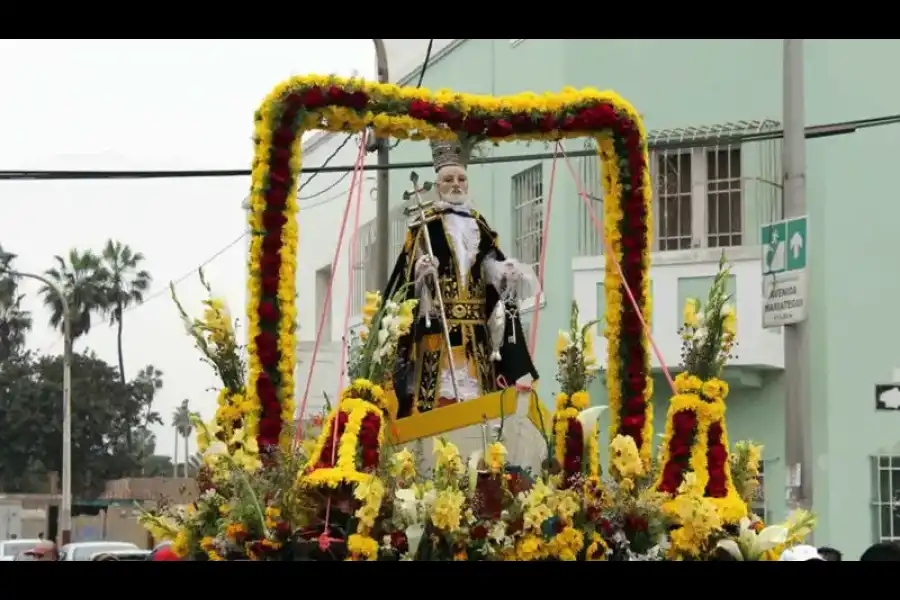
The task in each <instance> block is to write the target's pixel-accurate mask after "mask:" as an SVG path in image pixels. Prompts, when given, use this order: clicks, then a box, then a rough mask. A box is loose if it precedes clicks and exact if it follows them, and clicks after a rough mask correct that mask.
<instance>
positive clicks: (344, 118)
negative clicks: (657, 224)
mask: <svg viewBox="0 0 900 600" xmlns="http://www.w3.org/2000/svg"><path fill="white" fill-rule="evenodd" d="M312 88H318V89H319V90H321V91H328V90H329V89H330V88H338V89H340V90H343V91H344V92H345V93H348V94H353V93H355V92H361V93H363V94H365V95H366V97H367V98H368V100H367V102H366V103H365V107H362V108H360V109H359V110H356V109H351V108H347V107H345V106H334V105H333V103H331V104H329V102H327V101H325V102H324V103H322V104H323V105H320V106H318V107H316V108H312V109H309V110H307V111H306V112H301V114H302V122H301V123H300V126H299V131H297V132H296V139H295V142H294V146H293V148H292V152H291V163H290V170H291V173H292V175H293V178H294V180H296V179H297V176H298V175H299V173H300V170H301V139H302V134H303V133H304V132H305V131H307V130H311V129H325V130H330V131H341V132H348V131H349V132H354V131H361V130H363V129H365V128H367V127H372V129H373V131H374V133H375V135H376V136H377V137H382V138H386V137H394V138H398V139H404V138H409V137H411V138H413V139H436V140H453V139H456V137H457V135H456V133H455V132H454V131H451V130H450V129H449V128H448V127H444V126H437V125H434V124H432V123H430V122H429V121H426V120H423V119H420V118H414V117H412V116H410V115H408V114H391V113H388V112H380V111H386V110H387V109H388V107H390V106H392V105H393V106H396V105H397V104H398V103H406V104H409V103H411V102H413V101H421V102H425V103H430V104H433V105H435V106H452V107H453V110H454V111H458V112H459V113H460V114H461V115H463V116H465V115H469V114H472V113H479V114H484V113H488V114H497V115H504V114H508V113H519V114H556V115H563V114H565V113H566V112H567V111H568V110H571V109H573V108H576V107H578V106H583V105H586V104H595V103H603V104H606V105H608V106H610V107H612V109H613V110H614V111H615V112H616V113H617V114H619V115H622V116H624V117H625V118H627V119H628V120H629V121H630V122H631V125H632V126H633V127H635V128H636V129H637V131H638V134H639V136H640V138H641V139H642V140H645V139H646V131H645V129H644V125H643V122H642V120H641V117H640V115H639V114H638V112H637V110H635V108H634V107H633V106H632V105H631V104H630V103H629V102H627V101H626V100H624V99H623V98H622V97H621V96H619V95H618V94H616V93H615V92H612V91H598V90H594V89H584V90H581V91H579V90H575V89H573V88H565V89H563V90H562V92H561V93H558V94H549V93H548V94H542V95H539V94H534V93H522V94H517V95H513V96H507V97H493V96H485V95H474V94H460V93H456V92H453V91H451V90H439V91H437V92H431V91H429V90H427V89H424V88H401V87H398V86H396V85H393V84H382V83H373V82H368V81H363V80H358V79H344V78H340V77H334V76H323V75H307V76H296V77H292V78H290V79H289V80H287V81H284V82H282V83H280V84H279V85H278V86H276V87H275V89H273V90H272V92H271V93H270V94H269V95H268V96H267V97H266V99H265V100H264V101H263V103H262V106H261V107H260V109H259V111H258V113H259V117H260V118H259V119H258V120H257V123H256V138H257V140H258V145H257V148H256V155H255V160H254V166H253V185H252V191H251V197H250V208H251V210H250V215H249V221H250V226H251V228H252V229H253V231H260V230H261V229H262V213H263V211H264V210H265V207H266V203H265V189H264V187H263V183H264V182H265V181H267V179H268V174H269V162H268V161H269V157H270V153H271V149H272V138H273V132H274V131H276V130H277V129H278V128H279V127H280V126H281V121H280V115H281V109H282V107H283V106H284V103H286V102H289V101H291V99H292V98H296V96H297V94H302V93H303V92H304V91H307V90H310V89H312ZM370 107H377V109H376V110H372V109H370ZM584 135H585V132H583V131H578V130H574V129H573V130H568V129H553V130H552V131H546V132H540V131H532V132H528V133H521V132H514V133H512V134H511V135H508V136H505V137H502V138H496V139H497V140H498V141H500V140H502V141H521V140H536V141H540V140H544V141H555V140H558V139H564V138H576V137H583V136H584ZM598 144H599V146H600V151H599V154H600V157H601V159H602V162H603V166H604V172H605V173H606V175H607V176H608V177H609V180H610V181H611V182H612V185H611V186H610V188H611V189H608V190H606V196H607V197H608V198H609V199H610V200H611V201H607V202H604V224H605V225H604V227H605V229H606V235H607V238H608V239H609V240H610V242H611V244H612V246H613V248H614V253H613V256H609V255H608V256H607V269H606V284H607V285H606V289H607V292H606V293H607V328H608V329H607V337H608V338H609V356H610V364H609V387H610V391H611V393H610V395H611V398H610V404H611V409H612V414H613V417H614V421H615V418H616V417H617V416H618V410H619V404H618V403H619V402H620V401H621V398H619V397H618V396H619V392H618V391H615V392H613V390H617V385H618V383H619V381H620V379H619V378H620V369H621V365H619V364H618V355H617V353H616V352H617V349H618V340H619V335H620V329H619V327H620V318H619V317H620V315H621V306H622V297H621V281H619V280H618V279H619V278H618V276H617V274H616V273H615V269H614V268H611V266H612V263H611V262H610V261H611V260H613V258H615V259H616V260H619V261H621V258H622V256H621V253H622V252H621V239H620V238H621V236H620V234H619V229H618V228H619V227H620V220H621V216H622V215H621V210H620V206H619V203H620V200H621V189H620V188H621V182H620V181H619V176H618V162H617V161H618V157H617V156H616V155H615V152H614V148H613V144H612V140H611V139H609V137H608V135H603V136H601V137H599V138H598ZM643 146H644V147H643V149H642V150H643V153H644V160H645V161H647V149H646V144H643ZM646 164H648V165H649V163H646ZM643 178H644V181H643V190H644V195H645V198H646V202H647V207H646V221H647V223H646V224H647V232H648V233H647V235H648V240H649V236H650V232H651V231H652V221H651V208H652V207H651V187H650V185H649V169H644V174H643ZM284 215H285V216H286V217H287V223H286V224H285V226H284V229H283V233H282V244H283V247H282V248H281V251H280V256H281V259H282V263H281V264H282V266H281V270H280V273H279V286H278V300H279V308H280V309H281V311H282V319H281V321H280V331H279V335H278V349H279V351H280V352H281V357H282V358H281V362H280V363H279V365H278V370H279V373H280V375H281V389H280V400H281V402H282V416H283V418H284V420H285V421H286V422H291V421H292V420H293V402H292V398H293V396H294V389H293V388H294V367H295V360H296V359H295V352H294V350H295V343H296V338H295V333H294V323H295V320H296V315H297V310H296V300H295V278H296V252H297V238H298V231H297V222H296V215H297V199H296V189H294V190H292V191H291V193H290V194H289V195H288V198H287V205H286V208H285V210H284ZM647 247H648V248H649V244H648V246H647ZM261 252H262V239H261V236H253V238H252V240H251V244H250V259H249V267H250V277H249V282H248V292H249V293H248V302H247V312H248V324H247V327H248V336H249V343H248V351H249V355H250V360H249V371H250V375H249V383H248V397H249V398H250V399H251V400H253V401H255V402H256V404H257V406H258V403H259V399H258V397H257V392H256V384H257V381H258V378H259V375H260V372H261V365H260V361H259V357H258V354H257V348H256V344H255V337H256V335H258V334H259V331H260V328H259V317H258V309H259V300H260V296H261V293H262V290H261V282H260V281H259V277H258V274H259V268H260V256H261ZM643 264H644V268H645V269H649V252H648V253H647V255H646V256H645V258H644V261H643ZM641 291H642V292H643V294H642V296H643V298H644V306H642V307H641V309H642V311H643V313H644V315H645V318H647V319H648V320H649V315H650V313H651V311H650V298H649V280H648V278H647V277H644V289H642V290H641ZM636 292H637V290H636ZM642 337H646V336H644V335H643V334H642ZM644 342H645V343H646V340H644ZM647 368H648V369H649V362H648V364H647ZM614 394H615V397H613V395H614ZM645 395H646V402H647V407H648V408H647V411H648V415H647V418H646V419H645V427H644V430H645V435H644V443H643V445H642V448H641V449H640V450H641V453H642V456H644V457H646V460H648V461H649V456H650V455H649V452H650V443H649V440H651V439H652V406H651V405H650V402H651V399H652V384H651V381H650V378H649V377H648V382H647V391H646V393H645ZM281 441H282V444H287V443H288V442H289V439H288V429H287V428H285V429H284V430H283V432H282V440H281Z"/></svg>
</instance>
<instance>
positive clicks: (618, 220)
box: [247, 75, 653, 460]
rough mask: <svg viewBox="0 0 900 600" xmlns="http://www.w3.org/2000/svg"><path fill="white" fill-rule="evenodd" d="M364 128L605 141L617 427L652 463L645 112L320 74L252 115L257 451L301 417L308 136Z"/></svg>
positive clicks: (613, 102)
mask: <svg viewBox="0 0 900 600" xmlns="http://www.w3.org/2000/svg"><path fill="white" fill-rule="evenodd" d="M368 128H371V130H372V131H373V133H374V134H375V135H376V136H377V137H382V138H386V137H394V138H399V139H405V138H411V139H456V138H459V137H460V136H463V137H469V138H472V139H487V140H490V141H493V142H502V141H529V140H533V141H553V142H555V141H557V140H560V139H567V138H575V137H591V138H594V139H595V140H596V141H597V148H598V154H599V156H600V159H601V162H602V165H603V171H604V177H603V182H604V187H605V190H604V198H605V201H604V203H603V211H604V214H603V225H604V229H605V231H607V232H608V233H607V235H606V240H607V242H608V246H609V248H608V252H607V253H606V257H607V258H606V260H607V263H606V270H605V272H606V275H605V282H604V283H605V288H606V296H607V297H606V307H607V308H606V314H605V319H606V323H607V327H606V331H605V336H606V338H607V348H608V358H607V361H606V362H607V370H608V377H607V384H608V387H609V398H610V400H609V404H610V420H611V426H610V427H611V429H612V430H614V433H616V434H618V433H621V434H623V435H630V436H631V437H632V438H633V439H634V440H635V441H636V443H637V446H638V448H639V451H640V453H641V455H642V457H644V459H645V460H647V459H649V456H650V453H651V450H652V448H651V447H650V442H651V441H652V438H653V435H652V406H651V401H652V396H653V392H652V380H651V378H650V377H649V367H650V362H649V361H650V357H649V350H648V337H647V333H646V330H645V328H644V327H643V324H642V319H641V314H643V315H645V318H648V317H647V316H649V315H650V314H652V310H651V306H650V287H649V286H650V279H649V268H650V250H651V247H652V244H651V238H650V235H651V231H652V229H653V227H652V225H653V223H652V215H651V211H652V201H651V187H652V186H651V184H650V174H649V169H648V164H649V159H648V154H647V138H646V131H645V129H644V125H643V122H642V120H641V117H640V115H639V114H638V112H637V110H635V108H634V107H633V106H632V105H631V104H629V103H628V102H627V101H626V100H624V99H623V98H622V97H621V96H619V95H618V94H616V93H614V92H611V91H597V90H593V89H585V90H580V91H579V90H575V89H571V88H566V89H564V90H563V91H562V92H561V93H558V94H542V95H539V94H533V93H523V94H517V95H514V96H507V97H502V98H496V97H491V96H482V95H472V94H461V93H457V92H453V91H451V90H438V91H436V92H431V91H429V90H426V89H422V88H401V87H398V86H395V85H392V84H379V83H372V82H367V81H363V80H359V79H344V78H340V77H334V76H319V75H309V76H297V77H292V78H291V79H289V80H287V81H285V82H283V83H281V84H279V85H278V86H277V87H276V88H275V89H274V90H273V91H272V92H271V93H270V94H269V95H268V96H267V97H266V99H265V100H264V102H263V103H262V105H261V107H260V108H259V110H258V111H257V112H256V113H255V134H254V144H255V147H256V150H255V156H254V160H253V166H252V188H251V196H250V208H251V210H250V212H249V219H250V227H251V230H252V231H253V236H252V239H251V245H250V252H249V282H248V286H249V296H248V298H249V300H248V306H247V310H248V313H247V315H248V329H249V332H248V333H249V340H250V342H249V344H248V350H249V376H248V386H247V389H248V391H247V399H248V401H250V402H251V403H253V404H254V405H255V406H256V407H257V410H258V411H259V414H260V418H259V421H260V424H259V446H260V448H261V449H263V451H266V450H267V449H270V448H273V447H275V446H276V445H277V444H278V442H279V440H281V442H282V448H284V447H285V441H286V440H288V439H289V436H287V437H286V434H285V433H284V431H282V423H283V422H284V423H287V422H290V421H291V419H292V416H293V411H294V408H293V403H292V398H293V396H294V391H293V388H294V367H295V356H294V349H295V344H296V339H295V320H296V314H297V309H296V299H295V298H296V294H295V286H296V281H295V280H296V277H295V274H296V260H297V256H296V253H297V236H298V226H297V199H296V189H297V185H296V184H297V180H298V177H299V175H300V172H301V168H302V164H301V152H300V150H301V148H300V146H301V138H302V135H303V133H304V132H305V131H308V130H312V129H325V130H329V131H341V132H351V133H352V132H358V131H363V130H364V129H368ZM619 265H621V267H619ZM629 291H630V292H629ZM632 297H633V299H634V304H635V305H636V306H632V303H631V300H630V298H632ZM635 308H637V309H638V310H635Z"/></svg>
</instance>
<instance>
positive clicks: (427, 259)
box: [415, 255, 438, 274]
mask: <svg viewBox="0 0 900 600" xmlns="http://www.w3.org/2000/svg"><path fill="white" fill-rule="evenodd" d="M437 268H438V262H437V260H436V259H434V258H432V257H431V256H430V255H424V256H420V257H419V258H418V259H417V260H416V265H415V270H416V274H419V273H424V272H425V271H431V270H437Z"/></svg>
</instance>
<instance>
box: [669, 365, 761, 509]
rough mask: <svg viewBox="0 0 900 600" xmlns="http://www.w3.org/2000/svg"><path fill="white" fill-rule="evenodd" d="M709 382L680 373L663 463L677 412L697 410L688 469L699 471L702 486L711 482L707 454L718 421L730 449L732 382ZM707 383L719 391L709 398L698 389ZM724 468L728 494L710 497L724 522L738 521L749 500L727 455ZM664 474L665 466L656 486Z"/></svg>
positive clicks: (724, 442)
mask: <svg viewBox="0 0 900 600" xmlns="http://www.w3.org/2000/svg"><path fill="white" fill-rule="evenodd" d="M707 384H709V385H707ZM707 384H704V383H703V382H701V381H700V379H699V378H697V377H695V376H693V375H686V374H684V373H682V374H679V375H678V377H676V380H675V386H676V391H678V392H680V393H679V394H678V395H676V396H674V397H673V398H672V399H671V401H670V403H669V411H668V413H667V415H666V436H665V443H664V444H663V450H662V455H661V456H660V465H661V466H662V469H664V468H665V465H667V464H668V462H669V443H670V441H671V440H672V437H673V436H674V435H675V429H674V418H675V415H676V414H677V413H679V412H682V411H690V412H693V413H694V414H695V415H696V416H697V431H696V433H695V435H694V441H693V445H692V447H691V456H690V459H689V462H688V469H690V470H691V471H693V472H694V474H695V475H696V481H697V487H699V488H700V489H706V485H707V484H708V483H709V466H708V463H707V458H706V454H707V452H708V450H709V447H708V443H709V428H710V427H711V426H712V425H713V424H714V423H719V424H720V426H721V428H722V439H721V443H722V445H723V446H724V447H725V450H726V451H727V450H728V430H727V428H726V426H725V395H727V393H728V384H727V383H725V382H724V381H721V380H719V379H713V380H710V381H709V382H707ZM704 387H705V388H706V389H707V390H709V391H713V390H715V391H716V393H717V395H716V396H715V397H711V398H709V399H708V401H707V400H705V399H703V398H701V397H700V396H699V395H698V394H697V392H699V391H700V390H701V389H703V388H704ZM723 468H724V470H725V488H726V490H727V493H726V495H725V497H724V498H710V500H711V501H712V502H713V504H715V506H716V508H717V510H718V514H719V518H720V519H721V520H722V521H723V522H724V523H737V522H738V521H740V520H741V519H742V518H743V517H746V516H747V504H746V503H745V502H744V501H743V500H742V499H741V497H740V494H738V491H737V489H735V487H734V481H733V480H732V479H731V464H730V461H728V460H727V459H726V460H725V464H724V466H723ZM662 477H663V475H662V470H661V471H660V475H659V477H658V479H657V481H656V484H655V486H656V487H659V485H660V484H661V483H662ZM672 502H673V501H670V502H668V503H666V505H664V508H665V509H666V510H667V512H670V513H671V512H672V510H673V504H672Z"/></svg>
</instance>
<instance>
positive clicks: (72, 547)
mask: <svg viewBox="0 0 900 600" xmlns="http://www.w3.org/2000/svg"><path fill="white" fill-rule="evenodd" d="M116 550H131V551H133V550H140V548H138V547H137V546H136V545H135V544H132V543H130V542H74V543H72V544H66V545H65V546H63V547H62V548H60V549H59V560H65V561H73V560H74V561H79V562H87V561H90V560H91V557H93V556H94V555H95V554H102V553H104V552H115V551H116Z"/></svg>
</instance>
